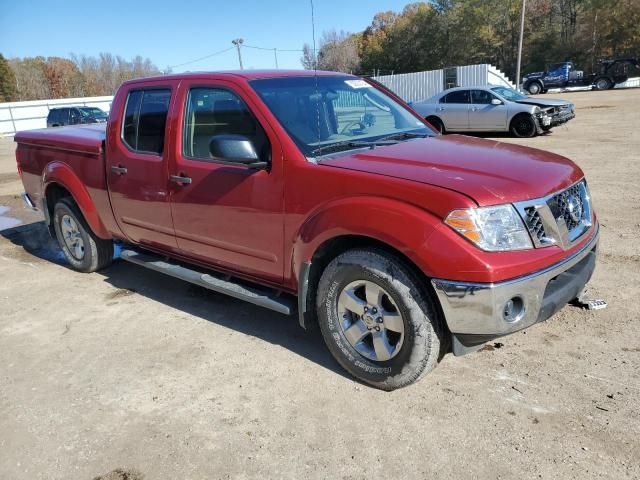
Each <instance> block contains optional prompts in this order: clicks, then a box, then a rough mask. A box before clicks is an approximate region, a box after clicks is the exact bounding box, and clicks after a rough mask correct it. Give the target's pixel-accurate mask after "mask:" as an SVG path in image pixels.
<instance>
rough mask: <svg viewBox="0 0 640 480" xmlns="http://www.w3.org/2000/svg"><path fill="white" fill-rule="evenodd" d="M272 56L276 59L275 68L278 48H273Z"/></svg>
mask: <svg viewBox="0 0 640 480" xmlns="http://www.w3.org/2000/svg"><path fill="white" fill-rule="evenodd" d="M273 58H275V59H276V70H277V69H278V49H276V48H274V49H273Z"/></svg>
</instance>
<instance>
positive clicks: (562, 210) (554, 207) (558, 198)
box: [547, 182, 588, 231]
mask: <svg viewBox="0 0 640 480" xmlns="http://www.w3.org/2000/svg"><path fill="white" fill-rule="evenodd" d="M581 183H582V182H581ZM581 183H576V184H575V185H572V186H571V187H569V188H567V189H566V190H565V191H563V192H560V193H558V194H557V195H554V196H553V197H551V199H550V200H548V201H547V205H549V208H550V209H551V213H553V217H554V218H555V219H559V218H563V219H564V221H565V223H566V225H567V230H569V231H571V230H574V229H575V228H576V227H578V226H579V225H580V224H581V223H582V220H583V216H584V215H583V214H584V202H585V201H588V200H587V199H586V198H583V195H582V193H581V188H580V187H581Z"/></svg>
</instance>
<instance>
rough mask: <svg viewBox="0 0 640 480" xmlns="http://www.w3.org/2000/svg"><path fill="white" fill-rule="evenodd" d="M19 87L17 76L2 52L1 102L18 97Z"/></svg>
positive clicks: (0, 55) (0, 73)
mask: <svg viewBox="0 0 640 480" xmlns="http://www.w3.org/2000/svg"><path fill="white" fill-rule="evenodd" d="M17 93H18V89H17V87H16V76H15V75H14V73H13V70H11V67H10V66H9V62H7V59H6V58H4V57H3V56H2V54H1V53H0V102H11V101H12V100H15V99H16V96H17Z"/></svg>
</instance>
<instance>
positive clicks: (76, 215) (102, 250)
mask: <svg viewBox="0 0 640 480" xmlns="http://www.w3.org/2000/svg"><path fill="white" fill-rule="evenodd" d="M53 227H54V229H55V232H56V238H57V239H58V244H59V245H60V248H61V249H62V252H63V253H64V256H65V257H66V259H67V261H68V262H69V264H70V265H71V267H72V268H73V269H74V270H77V271H79V272H85V273H89V272H95V271H96V270H100V269H101V268H104V267H106V266H108V265H109V264H110V263H111V261H112V259H113V242H112V241H111V240H103V239H101V238H99V237H97V236H96V235H95V234H94V233H93V231H92V230H91V228H90V227H89V225H88V224H87V222H86V220H85V219H84V216H83V215H82V212H80V209H79V208H78V206H77V205H76V203H75V202H74V201H73V199H72V198H71V197H64V198H62V199H60V200H59V201H58V203H56V205H55V207H54V208H53Z"/></svg>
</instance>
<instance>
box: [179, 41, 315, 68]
mask: <svg viewBox="0 0 640 480" xmlns="http://www.w3.org/2000/svg"><path fill="white" fill-rule="evenodd" d="M237 40H240V39H236V40H233V42H232V43H233V47H229V48H225V49H224V50H219V51H217V52H214V53H211V54H209V55H205V56H204V57H200V58H196V59H195V60H189V61H188V62H184V63H179V64H177V65H170V66H169V67H168V68H170V69H174V68H178V67H183V66H185V65H190V64H192V63H196V62H200V61H202V60H206V59H207V58H211V57H215V56H216V55H220V54H222V53H226V52H228V51H229V50H233V49H234V48H237V49H238V55H239V54H240V52H239V50H240V48H239V47H240V45H238V44H236V43H234V42H236V41H237ZM242 46H243V47H246V48H253V49H255V50H268V51H270V52H273V53H274V57H275V61H276V67H277V64H278V52H296V53H300V52H304V50H300V49H292V48H270V47H258V46H256V45H246V44H244V43H242ZM240 62H242V60H240ZM240 68H242V67H240Z"/></svg>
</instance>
